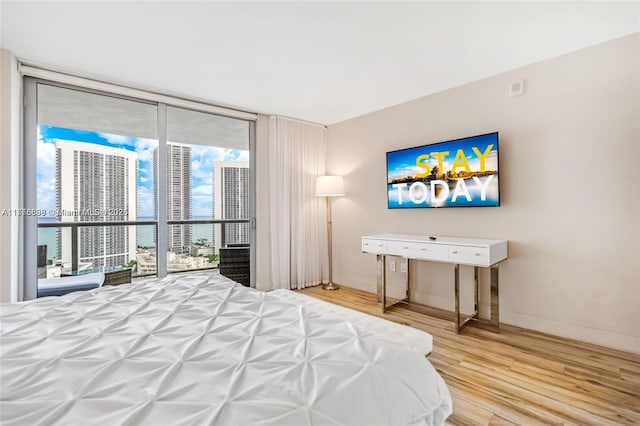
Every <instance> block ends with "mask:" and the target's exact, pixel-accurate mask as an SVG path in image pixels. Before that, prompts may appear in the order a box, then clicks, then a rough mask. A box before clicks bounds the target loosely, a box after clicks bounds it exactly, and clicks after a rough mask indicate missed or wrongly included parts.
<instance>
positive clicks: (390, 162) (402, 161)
mask: <svg viewBox="0 0 640 426" xmlns="http://www.w3.org/2000/svg"><path fill="white" fill-rule="evenodd" d="M489 144H493V148H492V150H491V152H490V153H489V154H488V155H487V158H486V160H485V167H486V169H487V170H498V140H497V133H489V134H486V135H479V136H473V137H470V138H464V139H458V140H455V141H449V142H441V143H436V144H431V145H424V146H418V147H415V148H407V149H403V150H399V151H393V152H388V153H387V178H388V182H390V181H391V180H393V179H396V178H402V177H406V176H415V175H416V173H420V172H424V169H423V168H420V167H417V166H416V158H417V157H418V156H419V155H421V154H431V153H432V152H444V151H449V155H447V156H446V157H444V160H443V163H442V165H443V168H444V170H445V171H449V170H451V166H452V165H453V160H454V159H455V156H456V152H457V150H458V149H462V150H463V151H464V155H465V157H466V159H467V162H468V163H469V167H470V168H471V170H479V168H480V161H479V160H478V157H477V155H476V154H475V153H474V152H473V151H472V149H471V148H472V147H476V148H478V150H479V151H480V152H481V153H484V152H485V149H486V148H487V146H488V145H489ZM427 164H429V166H430V167H431V168H433V166H437V165H438V160H437V159H436V158H434V157H432V156H431V155H429V159H428V161H427ZM460 170H463V169H458V171H460Z"/></svg>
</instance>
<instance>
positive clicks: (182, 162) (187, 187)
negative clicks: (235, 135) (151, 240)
mask: <svg viewBox="0 0 640 426" xmlns="http://www.w3.org/2000/svg"><path fill="white" fill-rule="evenodd" d="M166 160H167V220H185V219H191V148H190V147H189V146H188V145H183V144H179V143H175V142H169V143H167V159H166ZM153 167H154V179H157V178H156V177H157V176H158V172H157V171H158V150H157V149H156V151H155V152H154V156H153ZM155 187H156V188H158V185H157V181H156V185H155ZM157 212H158V201H157V199H156V201H155V213H156V214H157ZM191 238H192V237H191V225H171V226H169V232H168V233H167V243H168V248H169V251H172V252H174V253H178V254H183V253H188V252H189V250H191Z"/></svg>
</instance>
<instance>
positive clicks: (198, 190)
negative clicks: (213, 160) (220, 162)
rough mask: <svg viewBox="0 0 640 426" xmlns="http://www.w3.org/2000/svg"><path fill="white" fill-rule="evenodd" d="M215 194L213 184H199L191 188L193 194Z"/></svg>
mask: <svg viewBox="0 0 640 426" xmlns="http://www.w3.org/2000/svg"><path fill="white" fill-rule="evenodd" d="M212 194H213V186H211V185H198V186H195V187H193V189H191V195H192V196H193V195H208V196H209V197H211V196H212Z"/></svg>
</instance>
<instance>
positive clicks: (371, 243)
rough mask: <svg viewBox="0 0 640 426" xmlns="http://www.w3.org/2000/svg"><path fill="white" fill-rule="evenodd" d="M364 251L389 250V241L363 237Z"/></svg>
mask: <svg viewBox="0 0 640 426" xmlns="http://www.w3.org/2000/svg"><path fill="white" fill-rule="evenodd" d="M362 251H363V252H364V253H381V254H384V253H386V252H387V242H386V241H384V240H374V239H371V238H363V239H362Z"/></svg>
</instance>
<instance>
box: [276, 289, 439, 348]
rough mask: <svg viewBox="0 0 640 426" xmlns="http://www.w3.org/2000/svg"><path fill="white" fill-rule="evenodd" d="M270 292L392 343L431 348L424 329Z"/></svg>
mask: <svg viewBox="0 0 640 426" xmlns="http://www.w3.org/2000/svg"><path fill="white" fill-rule="evenodd" d="M269 294H270V295H272V296H274V297H276V298H278V299H280V300H284V301H287V302H291V303H293V304H296V305H300V306H304V307H305V308H307V309H309V310H312V311H314V312H316V313H318V314H320V315H323V316H326V317H329V318H335V319H340V320H344V321H349V322H350V323H351V324H353V325H354V326H357V327H359V328H361V329H364V330H366V331H368V332H370V333H373V334H374V335H376V336H377V337H378V338H380V339H385V340H388V341H391V342H392V343H394V344H395V345H397V346H399V347H403V348H407V349H409V350H412V351H416V352H418V353H420V354H422V355H428V354H430V353H431V351H432V350H433V337H432V336H431V335H430V334H428V333H425V332H424V331H421V330H417V329H415V328H411V327H408V326H406V325H402V324H398V323H395V322H391V321H387V320H384V319H382V318H378V317H374V316H371V315H367V314H364V313H362V312H358V311H354V310H352V309H347V308H343V307H342V306H337V305H334V304H333V303H328V302H324V301H322V300H318V299H315V298H313V297H310V296H306V295H304V294H300V293H298V292H295V291H291V290H274V291H272V292H271V293H269Z"/></svg>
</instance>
